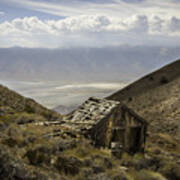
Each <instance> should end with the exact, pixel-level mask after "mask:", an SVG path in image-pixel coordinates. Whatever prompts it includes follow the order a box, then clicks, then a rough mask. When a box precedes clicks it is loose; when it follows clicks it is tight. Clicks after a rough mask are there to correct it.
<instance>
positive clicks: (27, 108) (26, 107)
mask: <svg viewBox="0 0 180 180" xmlns="http://www.w3.org/2000/svg"><path fill="white" fill-rule="evenodd" d="M24 111H26V112H27V113H35V107H34V108H33V107H32V106H30V105H29V104H26V106H25V108H24Z"/></svg>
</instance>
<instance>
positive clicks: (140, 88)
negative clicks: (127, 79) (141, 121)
mask: <svg viewBox="0 0 180 180" xmlns="http://www.w3.org/2000/svg"><path fill="white" fill-rule="evenodd" d="M108 99H112V100H118V101H121V102H124V103H126V104H127V105H128V106H129V107H131V108H133V109H134V110H135V111H136V112H137V113H138V114H139V115H141V116H142V117H144V118H145V119H146V120H147V121H148V122H149V124H150V129H149V130H150V131H151V132H165V133H169V134H172V135H177V138H180V60H177V61H175V62H173V63H172V64H169V65H167V66H165V67H163V68H161V69H159V70H157V71H155V72H153V73H151V74H149V75H147V76H145V77H143V78H142V79H140V80H138V81H136V82H134V83H132V84H130V85H129V86H127V87H125V88H124V89H122V90H120V91H118V92H116V93H115V94H113V95H111V96H110V97H108Z"/></svg>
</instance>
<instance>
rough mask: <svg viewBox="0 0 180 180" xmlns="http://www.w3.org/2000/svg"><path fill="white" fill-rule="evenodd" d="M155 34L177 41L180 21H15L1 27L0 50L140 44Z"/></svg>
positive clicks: (102, 17)
mask: <svg viewBox="0 0 180 180" xmlns="http://www.w3.org/2000/svg"><path fill="white" fill-rule="evenodd" d="M154 35H155V36H158V35H161V36H162V35H165V36H166V37H171V36H176V37H178V38H180V19H178V18H176V17H171V18H170V19H162V18H160V17H158V16H153V17H151V18H148V17H147V16H146V15H135V16H132V17H128V18H121V19H117V18H114V17H110V16H105V15H80V16H74V17H68V18H65V19H62V20H56V21H55V20H44V21H42V20H40V19H39V18H38V17H25V18H23V19H21V18H16V19H14V20H12V21H11V22H8V21H6V22H4V23H2V24H0V40H1V42H0V46H1V47H2V46H8V45H9V46H25V47H52V48H54V47H66V46H84V45H85V46H88V45H89V46H102V45H103V44H104V45H119V44H123V43H128V42H129V41H131V43H132V44H133V43H138V42H140V41H137V40H135V39H141V41H142V42H141V43H147V42H143V41H146V40H147V39H149V38H152V36H154ZM134 38H135V39H134ZM143 38H144V39H143ZM5 41H6V42H5ZM133 41H134V42H133Z"/></svg>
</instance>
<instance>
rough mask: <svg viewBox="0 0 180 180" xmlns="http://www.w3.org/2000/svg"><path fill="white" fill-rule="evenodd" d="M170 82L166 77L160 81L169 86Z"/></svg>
mask: <svg viewBox="0 0 180 180" xmlns="http://www.w3.org/2000/svg"><path fill="white" fill-rule="evenodd" d="M168 82H169V80H168V78H167V77H166V76H162V77H161V79H160V83H161V84H167V83H168Z"/></svg>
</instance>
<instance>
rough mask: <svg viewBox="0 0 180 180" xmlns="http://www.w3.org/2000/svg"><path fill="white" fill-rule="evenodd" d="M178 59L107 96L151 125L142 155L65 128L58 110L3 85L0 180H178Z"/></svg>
mask: <svg viewBox="0 0 180 180" xmlns="http://www.w3.org/2000/svg"><path fill="white" fill-rule="evenodd" d="M179 62H180V61H177V62H175V63H174V64H175V65H173V64H172V65H169V66H167V67H165V69H164V70H160V71H159V72H158V71H157V72H155V73H154V74H156V75H155V76H154V75H153V77H151V76H152V75H151V76H150V75H148V76H146V77H144V78H143V79H141V80H140V81H137V82H136V83H134V84H132V85H130V89H129V87H127V88H125V89H124V90H122V92H123V93H121V91H120V92H118V93H116V94H115V95H113V96H112V97H109V98H112V99H113V98H114V99H117V100H121V101H123V102H126V103H127V104H128V106H130V107H132V108H133V109H134V110H135V111H136V112H138V114H141V115H142V116H143V117H145V119H147V120H148V121H149V122H150V126H151V127H150V128H149V133H148V136H147V141H146V145H145V152H144V154H142V153H137V154H135V155H129V154H127V153H126V152H124V153H123V154H122V156H121V157H118V158H117V157H115V156H113V155H112V154H111V151H110V149H107V148H106V149H103V148H101V149H98V148H96V147H94V146H93V142H92V141H91V140H89V139H86V138H85V137H84V136H82V135H81V134H79V133H78V132H77V131H75V130H72V128H71V127H66V126H64V125H63V123H62V117H61V115H59V114H58V113H55V112H53V111H51V110H48V109H46V108H44V107H43V106H41V105H40V104H38V103H36V102H35V101H34V100H31V99H28V98H25V97H23V96H21V95H19V94H17V93H16V92H14V91H11V90H9V89H8V88H6V87H4V86H0V179H2V180H4V179H5V180H17V179H18V180H19V179H20V180H21V179H22V180H69V179H75V180H100V179H103V180H167V179H168V180H169V179H170V180H177V179H180V143H179V141H178V138H177V137H179V136H170V135H169V134H173V135H174V134H176V135H178V132H179V87H180V82H179V81H180V78H179V71H178V67H179V65H180V63H179ZM171 66H172V67H173V70H172V68H169V67H171ZM170 69H171V70H170ZM161 71H162V72H163V73H161ZM171 71H172V72H171ZM167 72H169V73H167ZM139 82H140V83H139ZM142 87H144V88H142ZM47 122H48V123H52V124H53V123H55V124H53V125H52V124H51V125H50V124H48V123H47ZM152 127H153V128H152ZM152 132H153V133H152ZM167 132H168V133H167Z"/></svg>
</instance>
